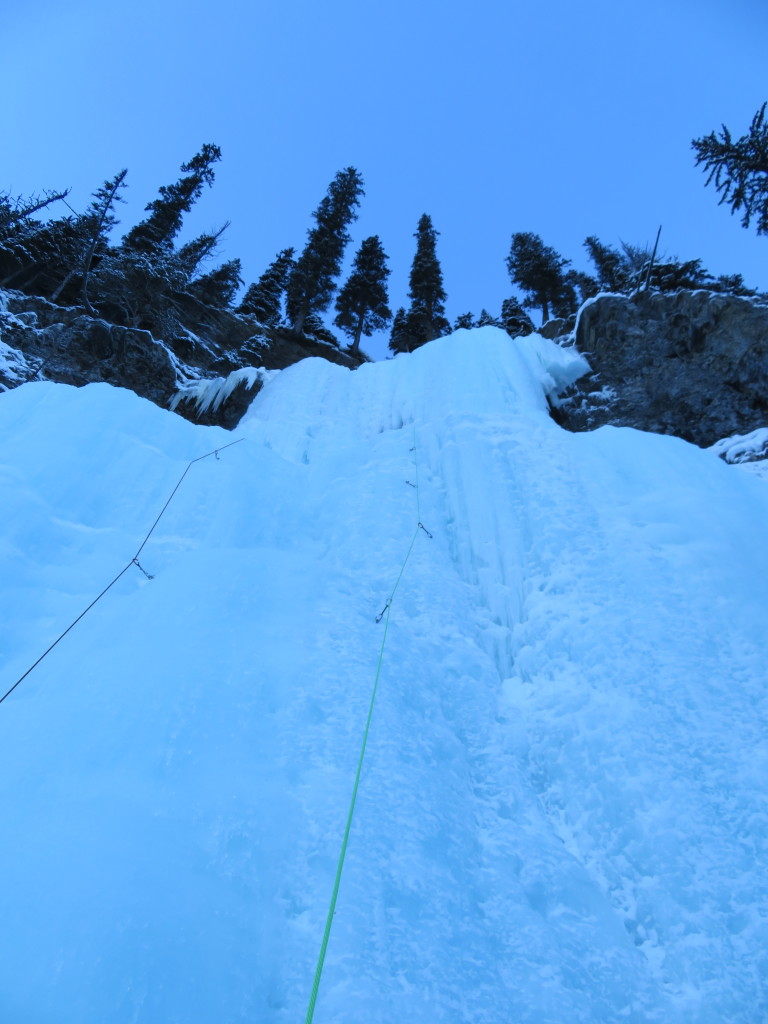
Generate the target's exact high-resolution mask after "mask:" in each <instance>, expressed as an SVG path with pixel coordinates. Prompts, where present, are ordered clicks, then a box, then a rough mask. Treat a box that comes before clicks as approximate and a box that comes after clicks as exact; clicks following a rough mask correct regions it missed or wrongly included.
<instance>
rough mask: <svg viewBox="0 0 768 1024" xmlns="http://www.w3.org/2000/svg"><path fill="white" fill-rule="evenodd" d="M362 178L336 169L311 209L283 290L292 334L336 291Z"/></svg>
mask: <svg viewBox="0 0 768 1024" xmlns="http://www.w3.org/2000/svg"><path fill="white" fill-rule="evenodd" d="M364 194H365V193H364V191H363V179H362V178H361V177H360V175H359V173H358V172H357V171H356V170H355V168H354V167H347V168H346V170H343V171H339V172H338V174H337V175H336V177H335V178H334V179H333V181H332V182H331V184H330V185H329V187H328V192H327V194H326V195H325V196H324V197H323V199H322V201H321V202H320V205H319V206H318V208H317V209H316V210H315V212H314V218H315V227H313V228H310V230H309V231H308V232H307V234H308V239H307V244H306V245H305V247H304V250H303V252H302V254H301V256H299V258H298V260H297V261H296V263H295V265H294V267H293V269H292V270H291V274H290V277H289V279H288V286H287V289H286V307H287V312H288V316H289V318H290V321H291V324H292V326H293V329H294V331H295V332H296V334H302V332H303V330H304V323H305V321H306V319H307V317H308V316H309V314H310V313H314V314H318V313H324V312H325V310H327V309H328V306H329V305H330V304H331V299H332V298H333V293H334V292H335V291H336V283H335V279H336V278H337V277H338V276H339V274H340V273H341V263H342V260H343V258H344V250H345V248H346V245H347V242H348V241H349V239H350V235H349V232H348V230H347V228H348V227H349V225H350V224H351V223H352V221H353V220H356V219H357V212H356V210H357V207H358V206H359V205H360V197H361V196H363V195H364Z"/></svg>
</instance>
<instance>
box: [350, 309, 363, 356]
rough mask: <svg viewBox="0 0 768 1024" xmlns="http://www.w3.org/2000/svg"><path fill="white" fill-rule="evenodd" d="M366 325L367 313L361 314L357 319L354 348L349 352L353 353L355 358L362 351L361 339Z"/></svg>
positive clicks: (353, 341) (353, 340)
mask: <svg viewBox="0 0 768 1024" xmlns="http://www.w3.org/2000/svg"><path fill="white" fill-rule="evenodd" d="M364 323H365V311H363V312H362V313H360V314H359V315H358V318H357V326H356V327H355V336H354V338H353V339H352V347H351V348H350V350H349V351H350V352H351V353H352V355H353V356H356V355H357V353H358V352H359V351H360V338H361V337H362V335H363V324H364Z"/></svg>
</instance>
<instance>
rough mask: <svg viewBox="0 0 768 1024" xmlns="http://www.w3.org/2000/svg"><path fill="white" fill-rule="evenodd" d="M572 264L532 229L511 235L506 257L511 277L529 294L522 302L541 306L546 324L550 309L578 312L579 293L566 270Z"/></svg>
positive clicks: (556, 312)
mask: <svg viewBox="0 0 768 1024" xmlns="http://www.w3.org/2000/svg"><path fill="white" fill-rule="evenodd" d="M569 263H570V260H566V259H563V257H562V256H560V255H559V253H557V252H555V250H554V249H553V248H551V247H550V246H548V245H544V243H543V242H542V240H541V238H540V237H539V236H538V235H535V234H533V233H532V232H531V231H519V232H517V233H515V234H514V235H512V245H511V248H510V251H509V256H508V257H507V269H508V270H509V276H510V278H511V279H512V283H513V284H516V285H518V286H519V287H520V288H521V289H522V290H523V291H524V292H527V293H528V296H527V298H526V299H525V301H524V302H523V305H524V306H527V307H528V308H529V309H535V308H539V309H541V313H542V320H543V322H544V323H546V321H547V320H549V312H550V309H552V311H553V312H554V313H555V315H556V316H568V315H569V314H570V313H572V312H574V311H575V308H576V296H575V293H574V291H573V287H572V286H571V285H570V284H569V282H568V281H567V280H566V278H565V275H564V273H563V269H564V268H565V267H567V266H568V264H569Z"/></svg>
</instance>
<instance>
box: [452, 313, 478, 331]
mask: <svg viewBox="0 0 768 1024" xmlns="http://www.w3.org/2000/svg"><path fill="white" fill-rule="evenodd" d="M474 326H475V318H474V317H473V316H472V314H471V313H461V314H460V315H459V316H457V317H456V319H455V321H454V323H453V330H454V331H461V330H464V331H471V330H472V328H473V327H474Z"/></svg>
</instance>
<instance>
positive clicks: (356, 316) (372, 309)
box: [334, 235, 392, 355]
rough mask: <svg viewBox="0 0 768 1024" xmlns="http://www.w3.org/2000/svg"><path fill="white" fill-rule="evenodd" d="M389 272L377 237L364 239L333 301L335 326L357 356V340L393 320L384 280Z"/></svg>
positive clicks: (358, 345) (358, 344)
mask: <svg viewBox="0 0 768 1024" xmlns="http://www.w3.org/2000/svg"><path fill="white" fill-rule="evenodd" d="M389 274H390V270H389V267H388V266H387V257H386V254H385V252H384V249H383V248H382V245H381V241H380V239H379V237H378V235H373V236H371V237H370V238H366V239H365V241H364V242H363V244H362V245H361V246H360V249H359V250H358V252H357V254H356V256H355V259H354V263H353V264H352V273H351V274H350V276H349V278H348V279H347V282H346V284H345V285H344V287H343V288H342V289H341V291H340V292H339V295H338V297H337V299H336V309H337V310H338V316H337V317H336V319H335V320H334V324H335V325H336V326H337V327H340V328H341V330H342V331H344V333H345V334H346V335H348V336H349V337H350V338H352V344H351V345H350V351H351V352H352V353H353V355H356V354H357V352H358V350H359V348H360V338H361V336H362V335H365V337H366V338H369V337H370V336H371V334H372V333H373V332H374V331H380V330H382V329H383V328H384V327H386V325H387V324H388V323H389V321H390V320H391V319H392V311H391V310H390V309H389V307H388V305H387V302H388V298H387V278H388V277H389Z"/></svg>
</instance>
